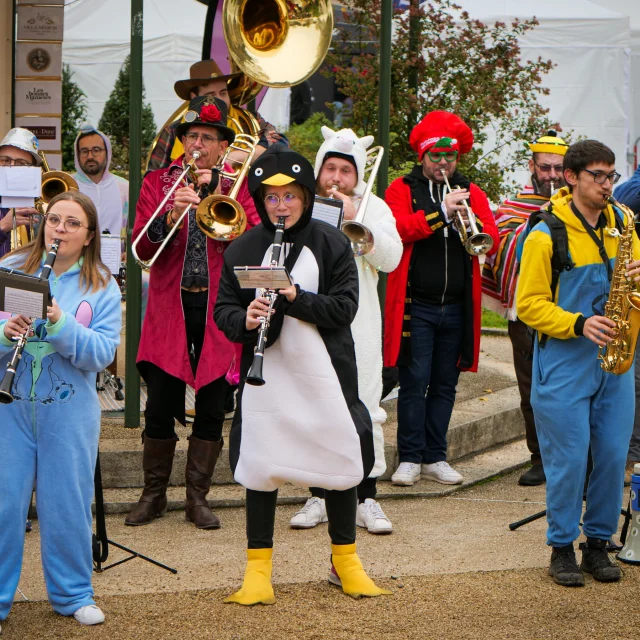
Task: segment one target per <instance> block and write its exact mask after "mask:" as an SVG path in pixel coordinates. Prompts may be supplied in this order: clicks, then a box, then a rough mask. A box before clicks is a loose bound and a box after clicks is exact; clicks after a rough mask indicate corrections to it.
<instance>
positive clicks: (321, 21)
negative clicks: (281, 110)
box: [222, 0, 333, 87]
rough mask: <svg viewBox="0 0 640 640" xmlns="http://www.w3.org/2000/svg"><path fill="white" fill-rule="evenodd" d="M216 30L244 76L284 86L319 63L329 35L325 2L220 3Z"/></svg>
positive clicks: (329, 20)
mask: <svg viewBox="0 0 640 640" xmlns="http://www.w3.org/2000/svg"><path fill="white" fill-rule="evenodd" d="M222 26H223V29H224V38H225V40H226V42H227V47H228V48H229V53H230V54H231V57H232V58H233V60H234V61H235V63H236V64H237V66H238V67H239V69H240V70H241V71H242V72H243V73H244V74H246V75H247V76H248V77H249V78H251V79H252V80H254V81H255V82H258V83H260V84H263V85H265V86H267V87H290V86H292V85H295V84H299V83H300V82H303V81H304V80H306V79H307V78H308V77H310V76H311V75H313V73H315V72H316V71H317V69H318V67H320V65H321V64H322V62H323V60H324V58H325V56H326V54H327V51H328V50H329V45H330V44H331V35H332V33H333V7H332V4H331V0H306V1H305V2H286V1H285V0H225V4H224V15H223V21H222Z"/></svg>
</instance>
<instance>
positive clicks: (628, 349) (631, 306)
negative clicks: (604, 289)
mask: <svg viewBox="0 0 640 640" xmlns="http://www.w3.org/2000/svg"><path fill="white" fill-rule="evenodd" d="M605 202H606V203H607V204H610V205H611V206H612V207H614V208H617V209H619V210H621V211H624V213H625V215H626V218H627V222H626V224H625V226H624V229H623V231H622V233H619V232H618V231H617V229H615V230H612V235H614V236H615V235H618V236H619V238H620V244H619V245H618V253H617V255H616V262H615V266H614V268H613V276H612V278H611V288H610V289H609V299H608V300H607V303H606V305H605V307H604V315H605V316H606V317H607V318H609V320H613V321H614V322H615V323H616V331H617V333H616V335H615V337H614V338H613V340H612V341H611V342H609V343H608V344H607V345H605V346H604V347H599V348H598V360H600V366H601V367H602V369H603V370H604V371H606V372H607V373H614V374H615V375H622V374H623V373H626V372H627V371H629V369H630V368H631V365H632V364H633V358H634V356H635V352H636V343H637V341H638V333H639V332H640V293H638V291H637V288H636V283H635V282H634V280H633V279H631V278H629V277H627V275H626V270H627V264H628V263H629V262H633V236H634V228H635V216H634V214H633V211H631V209H629V208H628V207H626V206H624V205H623V204H620V203H619V202H617V201H616V200H614V199H613V198H612V197H611V196H606V197H605ZM613 231H615V233H613Z"/></svg>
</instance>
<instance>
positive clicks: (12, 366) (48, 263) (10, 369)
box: [0, 239, 60, 404]
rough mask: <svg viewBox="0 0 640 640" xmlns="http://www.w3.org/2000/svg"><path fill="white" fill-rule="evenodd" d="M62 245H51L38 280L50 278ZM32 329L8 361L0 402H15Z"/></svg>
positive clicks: (0, 392)
mask: <svg viewBox="0 0 640 640" xmlns="http://www.w3.org/2000/svg"><path fill="white" fill-rule="evenodd" d="M59 247H60V240H59V239H55V240H54V241H53V243H52V245H51V249H49V253H48V254H47V259H46V260H45V263H44V266H43V267H42V272H41V273H40V276H39V278H38V280H48V279H49V275H50V274H51V269H53V263H54V262H55V261H56V257H57V255H58V249H59ZM33 321H34V318H31V322H32V323H33ZM29 331H30V329H27V330H26V331H25V332H24V333H23V334H22V335H21V336H20V337H19V338H18V340H17V342H16V346H15V347H14V349H13V355H12V356H11V360H9V362H8V363H7V369H6V371H5V373H4V376H3V377H2V380H1V381H0V404H10V403H12V402H13V400H14V398H13V395H12V393H11V387H12V386H13V381H14V379H15V377H16V370H17V368H18V364H20V359H21V358H22V352H23V351H24V348H25V346H26V345H27V337H28V336H29Z"/></svg>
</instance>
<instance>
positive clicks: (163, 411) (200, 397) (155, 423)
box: [144, 291, 229, 440]
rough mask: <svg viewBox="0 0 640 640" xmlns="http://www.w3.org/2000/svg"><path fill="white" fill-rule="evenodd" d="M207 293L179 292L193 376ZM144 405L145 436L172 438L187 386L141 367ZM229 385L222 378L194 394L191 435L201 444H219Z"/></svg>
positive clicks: (181, 416)
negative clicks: (145, 392)
mask: <svg viewBox="0 0 640 640" xmlns="http://www.w3.org/2000/svg"><path fill="white" fill-rule="evenodd" d="M207 301H208V292H207V291H202V292H200V293H191V292H188V291H183V292H182V307H183V309H184V320H185V327H186V333H187V348H188V349H189V355H190V359H191V368H192V370H193V372H194V374H195V372H196V369H197V367H198V362H199V361H200V355H201V353H202V345H203V344H204V336H205V330H206V323H207ZM144 374H145V376H144V377H145V381H146V383H147V394H148V395H147V405H146V407H145V410H144V418H145V433H146V435H148V436H149V437H150V438H154V439H156V440H169V439H171V438H174V437H175V432H174V425H175V420H178V421H179V422H181V423H183V424H184V397H185V392H186V390H187V385H186V384H185V382H184V381H183V380H180V379H179V378H176V377H174V376H172V375H169V374H168V373H167V372H166V371H163V370H162V369H160V367H157V366H156V365H154V364H151V363H149V362H145V363H144ZM228 389H229V383H228V382H227V381H226V379H225V376H221V377H220V378H218V379H216V380H214V381H213V382H210V383H209V384H207V385H205V386H204V387H202V388H200V389H199V390H198V393H197V394H196V417H195V420H194V423H193V435H194V436H195V437H196V438H199V439H200V440H220V438H221V437H222V425H223V423H224V405H225V400H226V397H227V391H228Z"/></svg>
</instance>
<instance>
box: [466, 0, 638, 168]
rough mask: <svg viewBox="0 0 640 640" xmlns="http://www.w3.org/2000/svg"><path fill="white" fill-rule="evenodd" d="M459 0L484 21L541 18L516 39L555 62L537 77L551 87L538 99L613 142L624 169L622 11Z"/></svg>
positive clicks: (554, 115)
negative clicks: (543, 73)
mask: <svg viewBox="0 0 640 640" xmlns="http://www.w3.org/2000/svg"><path fill="white" fill-rule="evenodd" d="M624 1H626V3H627V4H629V1H628V0H624ZM457 3H458V4H460V5H461V6H462V7H463V8H464V9H465V10H467V11H468V12H469V13H470V14H471V15H472V17H474V18H478V19H480V20H482V21H483V22H485V23H493V22H496V21H502V22H506V23H507V24H509V23H510V22H512V20H513V19H514V18H515V17H518V18H520V19H521V20H523V19H526V18H531V17H534V16H535V17H536V18H537V19H538V21H539V22H540V24H539V26H537V27H536V28H535V29H533V30H532V31H529V32H527V33H526V34H525V35H524V36H523V37H522V38H521V40H520V44H521V48H522V55H523V57H525V58H527V59H537V58H538V56H541V57H542V58H543V59H551V60H553V62H554V63H555V64H556V65H557V66H556V67H555V68H554V69H553V70H552V71H551V72H550V73H549V74H547V75H546V76H543V82H542V83H543V85H544V86H545V87H548V88H549V89H550V94H549V95H548V96H543V97H542V98H541V103H542V104H543V105H544V106H546V107H548V108H549V109H550V113H549V115H550V118H551V119H552V120H554V121H557V122H559V123H560V124H561V126H562V128H563V129H564V130H573V131H574V132H575V133H576V134H577V135H581V136H586V137H588V138H594V139H596V140H600V141H602V142H604V143H605V144H607V145H608V146H609V147H611V148H612V149H613V150H614V152H615V154H616V159H617V168H618V170H619V171H620V172H621V173H622V174H623V175H628V174H629V172H630V166H629V165H628V164H627V151H628V149H629V147H628V145H629V142H628V141H629V138H630V135H632V132H631V131H630V128H631V120H632V110H631V99H630V91H629V82H630V72H631V55H630V49H629V47H630V38H631V35H630V20H629V17H628V15H626V14H622V13H617V12H616V11H613V10H611V9H608V8H605V7H602V6H599V5H597V4H594V3H593V2H588V1H587V0H457ZM603 4H604V2H603ZM607 4H608V5H611V3H610V2H607Z"/></svg>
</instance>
